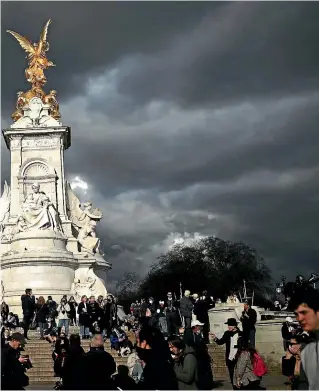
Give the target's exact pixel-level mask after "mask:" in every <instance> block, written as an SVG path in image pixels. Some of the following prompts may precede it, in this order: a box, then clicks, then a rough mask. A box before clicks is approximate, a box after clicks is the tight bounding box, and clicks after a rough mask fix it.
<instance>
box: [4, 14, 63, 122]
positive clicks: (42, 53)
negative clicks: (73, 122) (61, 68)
mask: <svg viewBox="0 0 319 391" xmlns="http://www.w3.org/2000/svg"><path fill="white" fill-rule="evenodd" d="M50 23H51V19H49V20H48V21H47V23H46V24H45V26H44V28H43V30H42V33H41V35H40V40H39V42H34V43H32V42H31V41H30V40H29V39H28V38H26V37H23V36H22V35H20V34H18V33H16V32H14V31H12V30H7V32H8V33H9V34H11V35H12V36H13V37H14V38H15V39H16V40H17V41H18V42H19V44H20V45H21V47H22V48H23V49H24V50H25V51H26V53H27V56H26V59H27V60H28V67H27V68H26V70H25V76H26V79H27V81H28V82H29V83H31V85H32V87H31V89H30V90H29V91H27V92H21V91H20V92H18V98H17V103H16V110H15V112H14V113H13V114H12V116H11V117H12V119H13V120H14V121H15V122H16V121H18V120H19V119H20V118H21V117H23V116H24V107H26V106H27V105H28V103H29V102H30V100H31V99H32V98H34V97H37V98H40V99H41V100H42V102H43V104H45V105H49V106H50V116H51V117H53V118H54V119H56V120H58V121H59V120H60V118H61V115H60V113H59V104H58V101H57V99H56V91H55V90H52V91H50V93H49V94H48V95H46V93H45V92H44V91H43V89H42V87H43V86H44V85H45V83H46V82H47V79H46V77H45V75H44V70H46V69H48V68H50V67H53V66H55V64H53V62H52V61H49V60H48V58H47V55H46V52H47V51H48V50H49V42H48V41H47V37H48V28H49V25H50Z"/></svg>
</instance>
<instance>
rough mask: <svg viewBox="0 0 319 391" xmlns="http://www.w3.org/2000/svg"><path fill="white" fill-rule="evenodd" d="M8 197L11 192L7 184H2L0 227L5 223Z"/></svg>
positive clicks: (8, 202)
mask: <svg viewBox="0 0 319 391" xmlns="http://www.w3.org/2000/svg"><path fill="white" fill-rule="evenodd" d="M10 195H11V190H10V186H9V185H8V184H7V182H6V181H5V182H4V187H3V193H2V196H1V198H0V225H2V224H3V223H4V222H5V219H6V217H7V214H8V212H9V210H10Z"/></svg>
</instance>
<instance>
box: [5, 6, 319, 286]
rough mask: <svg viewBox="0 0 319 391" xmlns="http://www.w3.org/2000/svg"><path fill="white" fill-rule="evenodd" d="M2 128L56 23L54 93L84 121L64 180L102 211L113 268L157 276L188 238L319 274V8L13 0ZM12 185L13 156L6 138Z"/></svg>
mask: <svg viewBox="0 0 319 391" xmlns="http://www.w3.org/2000/svg"><path fill="white" fill-rule="evenodd" d="M1 6H2V15H1V16H2V21H1V29H2V41H1V50H2V53H1V54H2V64H1V65H2V89H1V96H2V127H5V126H9V125H10V123H11V122H10V114H11V113H12V111H13V110H14V105H15V97H16V92H17V91H19V90H21V89H25V90H26V89H27V88H28V85H27V83H26V82H25V81H24V69H25V65H26V61H25V59H24V56H25V55H24V52H23V50H22V49H21V48H20V47H19V45H18V43H17V42H16V41H15V40H14V39H13V37H12V36H9V35H8V34H6V33H5V30H6V29H11V30H14V31H17V32H19V33H21V34H22V35H25V36H27V37H29V38H30V39H32V40H36V39H38V36H39V33H40V31H41V29H42V27H43V25H44V23H45V22H46V20H47V19H48V18H49V17H51V18H52V25H51V26H50V29H49V34H48V39H49V42H50V51H49V52H48V55H49V59H50V60H52V61H53V62H54V63H56V65H57V66H56V68H51V69H49V70H48V71H47V72H46V75H47V78H48V84H47V86H46V90H47V91H49V90H50V89H51V88H54V89H56V90H57V91H58V99H59V102H60V110H61V114H62V120H63V124H64V125H68V126H71V128H72V146H71V148H70V149H69V150H67V151H66V153H65V169H66V176H67V178H68V179H69V180H70V181H74V178H75V177H79V178H80V180H82V181H84V182H86V183H87V184H88V189H87V191H86V194H84V190H81V189H79V188H77V189H76V190H75V191H76V192H77V194H78V196H79V197H80V198H81V200H83V201H85V200H87V199H91V200H92V201H93V203H94V205H95V206H96V207H100V208H102V209H103V210H104V219H103V221H102V222H101V223H100V225H99V227H98V233H99V236H100V237H101V239H102V241H103V247H104V250H105V252H106V254H107V256H108V258H109V260H110V261H111V262H112V264H113V269H112V271H111V272H110V283H111V284H112V285H111V286H114V285H113V284H114V283H115V282H116V280H117V279H118V278H120V277H121V275H122V274H123V273H124V271H136V272H138V273H140V274H143V273H145V272H147V270H148V267H149V265H150V264H151V263H152V262H154V261H155V259H156V256H157V255H159V254H160V253H161V252H163V251H166V250H167V248H169V246H170V245H171V244H172V242H173V241H174V239H176V238H179V239H182V238H186V239H187V241H191V240H192V238H194V237H195V238H198V237H202V236H207V235H217V236H219V237H221V238H223V239H229V240H234V241H243V242H245V243H247V244H250V245H252V246H254V247H255V248H256V249H257V251H258V252H259V253H260V254H261V255H262V256H263V257H264V258H265V259H266V261H267V263H268V265H269V266H270V267H271V269H272V271H273V274H274V276H275V277H278V276H281V275H282V274H286V275H287V276H288V277H294V276H295V273H297V272H301V273H303V274H305V275H308V274H310V272H313V271H317V272H318V271H319V270H318V266H317V265H318V260H319V240H318V233H319V195H318V190H319V180H318V179H319V178H318V174H319V154H318V150H319V149H318V148H319V126H318V125H319V110H318V104H319V44H318V37H319V23H318V20H319V4H318V3H316V2H311V3H310V2H309V3H307V2H299V3H298V2H291V3H290V2H282V3H280V2H269V3H268V2H267V3H266V2H264V3H263V2H255V3H253V2H245V3H241V2H234V3H231V2H223V3H218V2H215V3H209V2H202V3H201V2H188V3H182V2H176V3H174V2H160V3H159V2H158V3H156V2H149V3H148V2H139V3H135V2H128V3H125V2H114V3H113V2H23V3H18V2H10V3H9V2H8V3H4V2H2V4H1ZM1 158H2V159H1V160H2V165H1V169H2V180H4V179H7V178H8V176H9V153H8V152H7V151H6V150H5V146H4V143H2V146H1Z"/></svg>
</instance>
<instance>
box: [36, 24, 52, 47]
mask: <svg viewBox="0 0 319 391" xmlns="http://www.w3.org/2000/svg"><path fill="white" fill-rule="evenodd" d="M50 23H51V19H49V20H48V21H47V22H46V24H45V26H44V28H43V30H42V33H41V35H40V42H39V52H38V53H41V51H42V50H45V48H46V44H47V36H48V28H49V25H50Z"/></svg>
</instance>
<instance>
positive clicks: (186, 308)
mask: <svg viewBox="0 0 319 391" xmlns="http://www.w3.org/2000/svg"><path fill="white" fill-rule="evenodd" d="M193 308H194V305H193V302H192V300H191V299H190V298H189V297H186V296H184V297H182V298H181V300H180V311H181V315H182V316H184V317H185V318H191V317H192V312H193Z"/></svg>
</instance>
